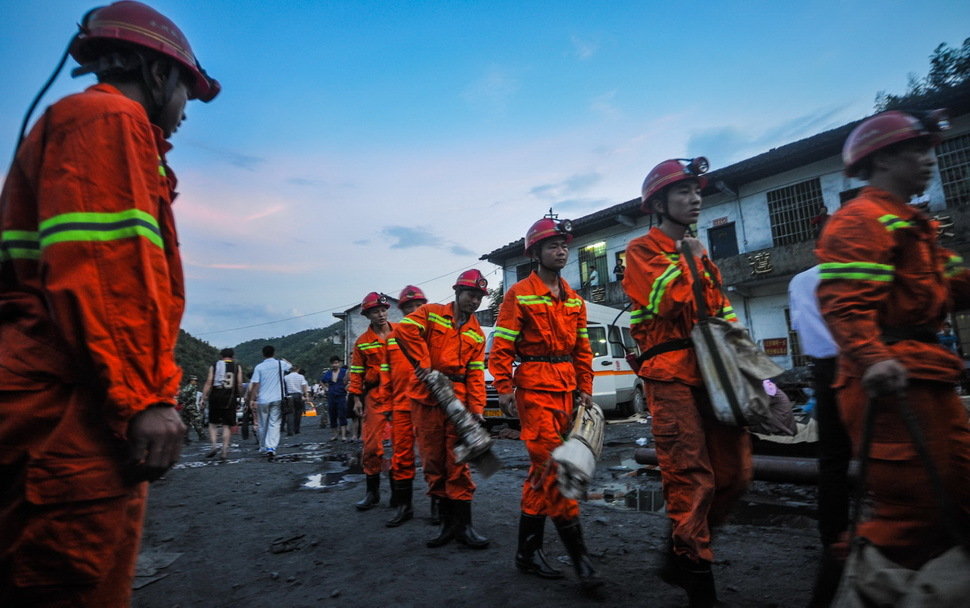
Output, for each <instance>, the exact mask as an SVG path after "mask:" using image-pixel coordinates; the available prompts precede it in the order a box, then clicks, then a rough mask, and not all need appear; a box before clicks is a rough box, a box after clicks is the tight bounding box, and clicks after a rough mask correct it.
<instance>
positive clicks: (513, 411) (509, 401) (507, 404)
mask: <svg viewBox="0 0 970 608" xmlns="http://www.w3.org/2000/svg"><path fill="white" fill-rule="evenodd" d="M498 406H499V408H500V409H501V410H502V413H503V414H505V415H506V416H509V417H511V418H514V417H517V416H518V415H519V409H518V408H517V407H516V406H515V392H511V393H502V394H500V395H499V396H498Z"/></svg>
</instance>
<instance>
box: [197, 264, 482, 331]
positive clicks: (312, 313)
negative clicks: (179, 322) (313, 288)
mask: <svg viewBox="0 0 970 608" xmlns="http://www.w3.org/2000/svg"><path fill="white" fill-rule="evenodd" d="M472 266H474V264H473V265H470V266H462V267H461V268H458V269H457V270H452V271H450V272H446V273H444V274H440V275H438V276H436V277H432V278H430V279H425V280H423V281H420V282H418V283H416V285H425V284H427V283H430V282H431V281H437V280H438V279H443V278H445V277H446V276H448V275H450V274H454V273H456V272H461V271H463V270H468V269H469V268H471V267H472ZM499 270H501V268H497V269H494V270H492V271H491V272H488V273H486V274H489V275H491V274H495V273H496V272H498V271H499ZM353 305H354V304H345V305H343V306H335V307H333V308H327V309H325V310H318V311H315V312H308V313H306V314H302V315H296V316H294V317H286V318H283V319H275V320H273V321H263V322H262V323H253V324H252V325H243V326H240V327H231V328H229V329H217V330H214V331H205V332H200V333H198V334H196V335H197V336H199V337H201V336H211V335H214V334H225V333H228V332H231V331H239V330H242V329H252V328H253V327H264V326H266V325H275V324H277V323H285V322H286V321H293V320H295V319H303V318H305V317H312V316H314V315H322V314H324V313H328V312H334V311H337V310H347V309H348V308H350V307H352V306H353Z"/></svg>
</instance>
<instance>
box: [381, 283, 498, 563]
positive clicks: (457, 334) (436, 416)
mask: <svg viewBox="0 0 970 608" xmlns="http://www.w3.org/2000/svg"><path fill="white" fill-rule="evenodd" d="M453 288H454V290H455V301H454V302H452V303H450V304H430V303H429V304H425V305H424V306H421V307H420V308H418V309H417V310H416V311H414V312H412V313H411V314H409V315H408V316H406V317H404V318H403V319H401V322H400V323H398V325H397V331H396V332H395V337H396V339H397V344H398V347H399V348H400V349H401V351H403V353H404V355H405V356H406V357H407V358H408V359H409V360H410V361H414V362H415V364H416V365H415V372H416V373H421V372H422V371H423V370H432V369H434V370H438V371H439V372H441V373H443V374H446V375H447V376H448V377H449V378H450V379H451V381H452V383H453V384H454V388H455V396H456V397H458V399H460V400H461V401H462V403H464V404H465V407H466V408H468V411H469V412H470V413H472V414H473V415H476V416H478V417H479V418H481V417H482V412H484V411H485V360H484V357H485V336H484V335H483V334H482V328H481V326H480V325H479V323H478V319H477V318H476V317H475V314H474V313H475V311H476V310H478V307H479V306H480V305H481V303H482V298H483V297H484V296H485V295H486V294H487V293H488V291H487V288H488V281H486V280H485V277H483V276H482V273H481V272H479V271H478V270H466V271H465V272H463V273H461V274H460V275H458V279H457V280H456V281H455V284H454V286H453ZM408 394H409V396H410V398H411V417H412V420H413V422H414V431H415V434H416V436H417V440H418V449H420V451H421V460H422V464H423V467H424V478H425V482H426V483H427V484H428V495H429V496H431V497H432V500H434V499H435V497H437V501H438V515H439V517H440V518H441V529H440V531H439V533H438V535H437V536H436V537H435V538H433V539H431V540H429V541H428V542H427V543H426V545H427V546H428V547H431V548H434V547H440V546H442V545H446V544H448V543H449V542H451V541H452V540H457V541H458V542H460V543H462V544H464V545H467V546H468V547H471V548H473V549H484V548H486V547H488V544H489V540H488V539H487V538H485V537H484V536H482V535H480V534H479V533H478V532H477V531H476V530H475V528H474V527H472V511H471V508H472V497H473V496H474V494H475V482H473V481H472V476H471V469H470V468H469V466H468V463H463V464H458V463H457V462H456V459H455V444H456V443H457V442H458V434H457V433H456V432H455V428H454V426H452V425H451V423H450V422H448V417H447V415H446V414H445V411H444V409H443V408H441V407H439V405H438V402H437V401H436V400H435V398H434V395H432V394H431V392H430V391H429V390H428V388H427V387H426V386H425V385H424V383H423V382H415V383H412V384H411V385H410V390H409V393H408Z"/></svg>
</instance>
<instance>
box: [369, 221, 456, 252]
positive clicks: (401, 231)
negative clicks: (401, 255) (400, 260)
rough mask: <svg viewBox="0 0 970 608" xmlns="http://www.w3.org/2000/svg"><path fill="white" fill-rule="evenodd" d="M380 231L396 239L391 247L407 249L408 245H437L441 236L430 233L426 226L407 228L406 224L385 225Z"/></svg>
mask: <svg viewBox="0 0 970 608" xmlns="http://www.w3.org/2000/svg"><path fill="white" fill-rule="evenodd" d="M381 233H382V234H384V235H386V236H389V237H391V238H392V239H397V242H396V243H392V244H391V249H408V248H410V247H439V246H440V245H441V237H439V236H436V235H434V234H432V233H431V231H429V230H428V229H427V228H422V227H420V226H418V227H415V228H408V227H407V226H385V227H384V229H383V230H381Z"/></svg>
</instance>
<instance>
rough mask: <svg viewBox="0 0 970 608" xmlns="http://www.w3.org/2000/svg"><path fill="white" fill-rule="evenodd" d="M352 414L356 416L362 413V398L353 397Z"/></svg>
mask: <svg viewBox="0 0 970 608" xmlns="http://www.w3.org/2000/svg"><path fill="white" fill-rule="evenodd" d="M354 414H356V415H357V416H358V417H361V416H363V415H364V400H363V399H361V398H360V397H354Z"/></svg>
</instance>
